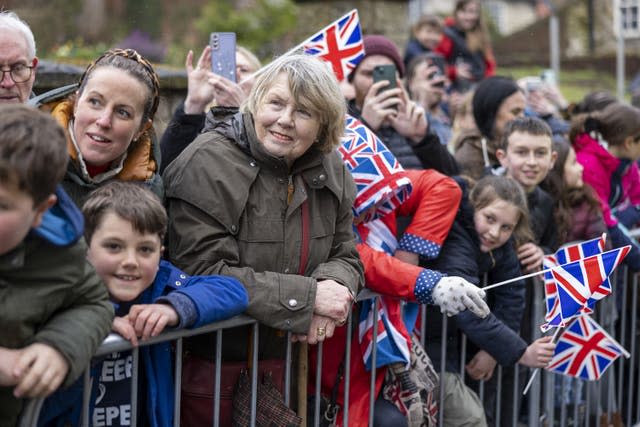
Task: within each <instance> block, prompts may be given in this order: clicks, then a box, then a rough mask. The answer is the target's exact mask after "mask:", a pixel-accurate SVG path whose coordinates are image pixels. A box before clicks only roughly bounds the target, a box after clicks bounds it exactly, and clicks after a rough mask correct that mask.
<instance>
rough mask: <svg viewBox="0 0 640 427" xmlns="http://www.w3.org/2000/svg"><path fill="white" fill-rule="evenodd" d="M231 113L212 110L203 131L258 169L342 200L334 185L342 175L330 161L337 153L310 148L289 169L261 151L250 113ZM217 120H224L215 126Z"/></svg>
mask: <svg viewBox="0 0 640 427" xmlns="http://www.w3.org/2000/svg"><path fill="white" fill-rule="evenodd" d="M230 112H231V110H230V109H228V108H227V109H214V110H212V111H211V112H210V114H209V117H208V118H207V122H208V124H207V125H206V127H208V128H209V129H211V130H214V131H216V132H218V133H220V134H222V135H223V136H225V137H227V138H229V139H231V140H232V141H234V143H235V144H236V146H238V148H239V149H240V150H242V151H243V152H245V153H246V154H247V155H248V156H250V157H252V158H253V159H254V161H255V162H256V163H257V165H258V166H259V167H260V168H262V169H265V170H269V171H271V173H273V174H274V175H277V176H288V175H301V176H302V177H303V179H304V181H305V184H306V185H307V186H308V187H310V188H314V189H319V188H322V187H327V188H328V189H329V190H331V191H332V192H333V193H334V194H335V195H336V197H342V190H341V188H342V185H341V184H340V183H339V182H338V181H337V177H338V176H341V174H340V173H339V172H338V171H336V170H334V169H335V165H334V163H333V162H331V161H330V159H329V158H330V157H331V156H337V153H335V152H332V153H330V154H328V155H324V154H323V153H321V152H320V151H319V150H318V149H317V148H316V147H315V146H311V148H309V149H308V150H307V152H306V153H304V154H303V155H302V156H300V157H299V158H298V159H296V161H295V162H294V163H293V165H291V168H289V166H288V165H287V162H286V161H285V160H284V159H283V158H281V157H276V156H273V155H272V154H270V153H268V152H267V151H266V150H265V149H264V145H263V144H262V143H261V142H260V140H258V136H257V135H256V130H255V125H254V121H253V117H252V115H251V114H250V113H241V112H237V110H236V112H235V114H229V113H230ZM216 117H218V118H223V119H224V120H223V121H221V122H220V121H218V122H216Z"/></svg>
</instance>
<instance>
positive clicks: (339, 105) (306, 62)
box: [242, 54, 347, 153]
mask: <svg viewBox="0 0 640 427" xmlns="http://www.w3.org/2000/svg"><path fill="white" fill-rule="evenodd" d="M281 73H285V74H286V75H287V77H288V79H289V88H290V90H291V93H292V95H293V98H294V99H295V100H296V102H300V101H301V99H304V100H305V103H306V104H308V105H305V107H307V108H309V109H311V110H313V111H314V112H315V113H317V114H318V115H319V116H320V132H319V134H318V142H317V143H315V144H314V145H316V146H317V148H318V149H319V150H320V151H322V152H324V153H328V152H330V151H331V150H333V149H334V148H335V147H337V146H338V145H339V144H340V140H341V139H342V136H343V135H344V126H345V121H344V120H345V114H346V112H347V107H346V102H345V100H344V97H343V96H342V92H341V91H340V86H339V84H338V80H337V79H336V76H335V75H334V74H333V71H332V70H331V66H330V65H329V64H328V63H326V62H324V61H322V60H320V59H318V58H316V57H314V56H311V55H303V54H292V55H284V56H281V57H279V58H277V59H275V60H274V61H273V62H271V63H270V64H269V65H267V66H266V67H264V68H263V69H261V71H260V72H259V75H258V77H257V78H256V83H255V84H254V85H253V88H252V89H251V92H250V93H249V97H248V98H247V99H246V100H245V102H244V104H243V105H242V111H244V112H249V113H251V114H253V115H254V116H255V114H256V112H257V111H258V108H259V107H260V105H261V104H262V103H263V102H264V98H265V96H266V94H267V92H268V91H269V89H270V88H271V85H272V84H273V82H274V81H275V80H276V78H277V77H278V75H280V74H281Z"/></svg>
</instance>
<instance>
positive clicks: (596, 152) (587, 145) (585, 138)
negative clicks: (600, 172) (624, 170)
mask: <svg viewBox="0 0 640 427" xmlns="http://www.w3.org/2000/svg"><path fill="white" fill-rule="evenodd" d="M574 148H575V150H576V153H578V157H580V156H579V153H581V152H584V153H588V154H590V155H592V156H595V157H597V158H598V160H599V161H600V163H601V164H602V165H603V166H604V168H605V169H606V170H607V172H609V173H610V174H612V173H613V172H615V171H616V169H618V166H619V165H620V159H618V158H617V157H615V156H613V155H612V154H611V153H609V151H607V149H606V148H604V147H603V146H602V145H601V144H600V143H598V141H597V140H595V139H594V138H592V137H591V136H589V134H588V133H581V134H579V135H578V136H577V137H576V139H575V142H574Z"/></svg>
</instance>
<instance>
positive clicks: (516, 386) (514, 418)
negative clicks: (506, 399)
mask: <svg viewBox="0 0 640 427" xmlns="http://www.w3.org/2000/svg"><path fill="white" fill-rule="evenodd" d="M512 399H513V411H512V413H511V425H512V426H517V425H518V415H519V414H518V412H519V411H518V408H520V405H519V404H518V402H520V369H519V368H518V364H517V363H516V364H515V365H514V366H513V395H512Z"/></svg>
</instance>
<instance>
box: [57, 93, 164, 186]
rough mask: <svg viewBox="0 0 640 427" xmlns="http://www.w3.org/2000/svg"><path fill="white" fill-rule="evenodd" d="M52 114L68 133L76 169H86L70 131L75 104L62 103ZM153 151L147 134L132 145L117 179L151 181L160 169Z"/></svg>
mask: <svg viewBox="0 0 640 427" xmlns="http://www.w3.org/2000/svg"><path fill="white" fill-rule="evenodd" d="M51 114H52V116H53V117H54V118H55V119H56V120H57V121H58V123H59V124H60V125H61V126H62V128H63V129H65V130H66V131H67V132H66V135H67V150H68V152H69V156H70V157H71V161H72V162H73V164H74V165H75V166H76V168H78V167H80V168H81V169H84V165H82V166H81V158H80V156H79V153H78V150H77V148H76V146H75V144H74V143H73V140H72V138H71V133H70V131H69V130H68V127H69V124H70V123H71V121H72V120H73V103H72V102H71V101H69V100H67V101H63V102H60V103H59V104H58V105H56V106H55V108H54V109H53V111H52V112H51ZM153 151H154V150H153V142H152V139H151V135H150V132H145V133H144V134H143V135H142V136H141V137H140V138H139V139H138V142H137V143H132V144H131V146H130V147H129V150H128V151H127V153H126V157H125V159H124V162H123V163H122V169H121V170H120V171H119V172H117V173H116V174H115V178H117V179H120V180H123V181H147V180H149V179H151V178H152V177H153V175H154V173H155V172H156V171H157V168H158V164H157V162H156V160H155V155H154V152H153ZM107 173H108V172H107ZM83 175H84V174H83Z"/></svg>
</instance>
